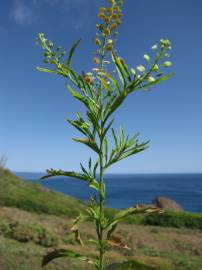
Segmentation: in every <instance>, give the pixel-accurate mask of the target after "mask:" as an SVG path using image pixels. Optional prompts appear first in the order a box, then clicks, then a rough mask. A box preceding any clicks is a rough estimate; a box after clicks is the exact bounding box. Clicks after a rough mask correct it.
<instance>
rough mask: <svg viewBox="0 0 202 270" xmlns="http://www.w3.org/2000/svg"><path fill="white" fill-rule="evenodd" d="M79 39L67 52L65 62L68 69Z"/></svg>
mask: <svg viewBox="0 0 202 270" xmlns="http://www.w3.org/2000/svg"><path fill="white" fill-rule="evenodd" d="M80 41H81V39H79V40H77V41H76V42H74V43H73V45H72V47H71V49H70V52H69V56H68V60H67V65H68V66H69V67H70V66H71V62H72V56H73V54H74V51H75V50H76V48H77V46H78V45H79V43H80Z"/></svg>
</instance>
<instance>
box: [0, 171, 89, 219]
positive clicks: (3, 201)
mask: <svg viewBox="0 0 202 270" xmlns="http://www.w3.org/2000/svg"><path fill="white" fill-rule="evenodd" d="M0 205H4V206H12V207H18V208H20V209H24V210H27V211H30V212H37V213H47V214H53V215H66V216H69V217H75V216H77V215H78V214H79V213H80V212H82V211H83V210H84V203H82V202H80V201H79V200H76V199H74V198H70V197H68V196H65V195H63V194H62V193H58V192H54V191H51V190H49V189H46V188H44V187H42V186H41V185H36V184H33V183H31V182H28V181H26V182H25V181H22V180H21V179H20V178H19V177H17V176H15V175H13V174H12V173H11V172H10V171H8V170H5V169H2V168H0Z"/></svg>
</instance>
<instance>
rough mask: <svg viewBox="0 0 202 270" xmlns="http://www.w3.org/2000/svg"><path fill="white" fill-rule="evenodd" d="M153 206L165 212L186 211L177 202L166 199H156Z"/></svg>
mask: <svg viewBox="0 0 202 270" xmlns="http://www.w3.org/2000/svg"><path fill="white" fill-rule="evenodd" d="M153 204H154V205H155V206H156V207H159V208H161V209H163V210H169V211H174V212H182V211H184V209H183V208H182V207H181V206H180V205H179V204H178V203H177V202H175V201H174V200H171V199H169V198H166V197H156V198H155V199H154V200H153Z"/></svg>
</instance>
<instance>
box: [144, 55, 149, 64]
mask: <svg viewBox="0 0 202 270" xmlns="http://www.w3.org/2000/svg"><path fill="white" fill-rule="evenodd" d="M144 60H146V61H148V62H149V61H150V56H149V55H148V54H145V55H144Z"/></svg>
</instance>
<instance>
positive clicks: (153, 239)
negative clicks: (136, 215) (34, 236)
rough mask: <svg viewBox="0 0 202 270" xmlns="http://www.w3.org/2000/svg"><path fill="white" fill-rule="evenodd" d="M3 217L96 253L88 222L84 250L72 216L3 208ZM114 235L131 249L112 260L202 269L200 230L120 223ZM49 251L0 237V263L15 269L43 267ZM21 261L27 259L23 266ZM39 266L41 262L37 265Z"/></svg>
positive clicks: (119, 251)
mask: <svg viewBox="0 0 202 270" xmlns="http://www.w3.org/2000/svg"><path fill="white" fill-rule="evenodd" d="M0 220H8V221H12V222H15V221H18V222H23V223H29V224H37V225H40V226H42V227H44V228H47V229H48V230H49V231H50V232H52V233H53V234H55V235H57V237H58V238H59V239H60V241H59V245H60V247H65V248H70V249H72V250H75V251H77V252H79V253H81V252H82V254H85V255H88V256H96V251H95V248H94V246H92V244H89V243H88V239H90V238H93V237H95V232H94V231H93V227H92V226H91V224H88V223H85V224H84V225H83V226H82V227H81V235H82V236H83V240H84V242H85V243H86V246H85V248H84V249H83V248H81V247H80V246H78V245H77V243H76V242H75V240H74V237H73V236H72V235H71V232H70V228H71V224H72V220H71V219H70V218H63V217H56V216H51V215H45V214H41V215H38V214H34V213H29V212H26V211H23V210H19V209H16V208H8V207H1V208H0ZM115 236H116V237H119V238H120V239H121V240H123V241H125V242H126V243H127V244H128V245H129V246H130V247H131V250H122V249H120V248H115V249H113V251H110V252H108V255H107V257H108V259H109V260H110V261H112V262H120V261H125V260H128V259H138V260H139V261H142V262H144V263H146V264H148V265H150V266H154V267H156V269H162V270H164V269H165V270H168V269H169V270H172V269H173V270H175V269H176V270H178V269H179V270H181V269H182V270H192V269H193V270H201V269H202V259H201V258H202V232H201V231H196V230H188V229H174V228H161V227H151V226H141V225H129V224H120V225H119V227H118V229H117V231H116V232H115ZM5 243H6V244H5ZM9 245H10V246H11V247H10V248H8V247H9ZM28 247H29V248H28ZM2 249H3V250H4V252H6V253H7V255H8V257H7V259H6V257H5V256H4V258H2V256H1V254H2ZM48 250H49V249H47V248H42V247H40V246H37V245H35V244H33V243H26V244H23V243H19V242H17V241H13V240H10V239H5V238H1V240H0V256H1V258H0V263H1V264H0V265H6V267H7V268H8V269H9V267H10V266H9V265H12V263H13V261H15V263H16V264H17V265H19V266H20V267H19V268H16V270H25V269H26V270H28V269H30V270H31V269H40V268H39V265H40V261H41V257H42V255H43V254H45V253H46V252H47V251H48ZM19 252H20V254H21V257H22V258H24V259H22V258H21V259H19V258H18V256H17V254H18V253H19ZM8 258H9V259H8ZM22 261H23V262H24V266H23V262H22ZM30 262H31V263H30ZM66 263H67V262H66V261H65V260H56V262H55V263H51V264H50V266H48V267H47V269H58V270H59V269H65V268H64V266H65V265H66ZM36 265H38V268H37V266H36ZM68 265H69V263H68ZM70 265H71V268H67V269H72V270H73V269H75V270H76V269H79V268H78V267H79V266H80V267H81V265H80V264H78V263H76V262H74V261H71V262H70ZM53 266H54V268H53ZM3 267H4V268H2V266H0V270H3V269H4V270H7V268H5V266H3ZM23 267H24V268H23ZM85 267H88V266H84V267H82V268H80V269H90V268H85ZM190 267H191V268H190ZM10 269H11V268H10Z"/></svg>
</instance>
